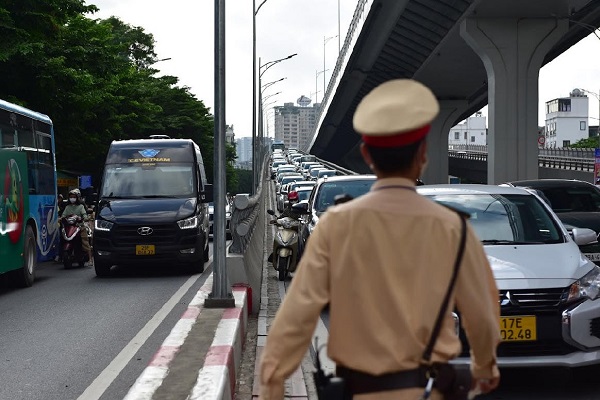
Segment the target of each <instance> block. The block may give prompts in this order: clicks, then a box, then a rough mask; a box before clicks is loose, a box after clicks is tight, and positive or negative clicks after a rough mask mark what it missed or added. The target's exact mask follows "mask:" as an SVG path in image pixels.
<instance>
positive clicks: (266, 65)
mask: <svg viewBox="0 0 600 400" xmlns="http://www.w3.org/2000/svg"><path fill="white" fill-rule="evenodd" d="M265 1H266V0H265ZM297 55H298V53H294V54H290V55H289V56H287V57H283V58H280V59H278V60H273V61H269V62H266V63H264V64H262V63H261V61H260V58H259V59H258V87H259V88H262V84H261V80H262V76H263V75H264V74H265V72H267V70H268V69H269V68H271V67H272V66H274V65H276V64H279V63H280V62H282V61H285V60H289V59H290V58H292V57H295V56H297ZM281 80H283V79H281ZM277 82H279V81H277ZM269 83H271V82H269ZM272 83H275V82H272ZM262 103H263V99H262V89H261V90H259V91H258V104H259V107H260V110H259V115H260V116H261V117H260V119H259V120H258V124H259V127H258V135H259V136H258V140H257V142H260V143H259V145H260V146H261V148H260V151H261V153H262V152H263V151H264V149H263V143H262V139H263V135H262ZM257 157H259V158H261V159H262V157H261V156H260V155H259V154H257ZM256 172H257V175H256V179H258V170H257V171H256Z"/></svg>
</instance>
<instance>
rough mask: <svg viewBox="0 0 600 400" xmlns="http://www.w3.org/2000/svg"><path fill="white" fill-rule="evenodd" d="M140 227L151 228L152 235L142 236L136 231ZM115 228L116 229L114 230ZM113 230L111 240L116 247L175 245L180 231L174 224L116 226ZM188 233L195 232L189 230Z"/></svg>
mask: <svg viewBox="0 0 600 400" xmlns="http://www.w3.org/2000/svg"><path fill="white" fill-rule="evenodd" d="M141 227H150V228H152V234H150V235H147V236H143V235H140V234H138V232H137V230H138V228H141ZM115 228H116V229H115ZM115 228H113V230H114V232H113V236H112V240H113V243H114V245H115V246H116V247H121V246H132V245H136V244H161V245H171V244H175V243H177V239H178V234H179V233H180V232H181V230H180V229H179V228H178V227H177V226H176V225H175V224H164V225H117V226H116V227H115ZM190 231H191V232H190V233H196V232H197V230H195V229H190Z"/></svg>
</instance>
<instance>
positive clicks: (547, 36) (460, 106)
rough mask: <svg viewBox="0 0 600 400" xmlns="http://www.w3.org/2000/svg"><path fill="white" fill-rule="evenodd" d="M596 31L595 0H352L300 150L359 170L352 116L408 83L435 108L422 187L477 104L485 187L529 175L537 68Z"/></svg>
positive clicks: (598, 6) (434, 177)
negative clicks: (426, 90)
mask: <svg viewBox="0 0 600 400" xmlns="http://www.w3.org/2000/svg"><path fill="white" fill-rule="evenodd" d="M598 26H600V1H599V0H503V1H497V0H359V3H358V6H357V9H356V11H355V14H354V19H353V21H352V23H351V25H350V28H349V31H348V35H347V37H346V39H345V42H344V46H343V48H342V51H341V53H340V57H339V58H338V62H337V64H336V67H335V69H334V71H333V75H332V78H331V81H330V83H329V86H328V89H327V92H326V94H325V97H324V99H323V105H322V109H321V114H320V116H319V119H318V124H317V128H316V130H315V132H314V134H313V138H312V141H311V143H310V145H309V146H308V148H306V149H304V150H306V151H308V152H310V153H312V154H315V155H317V156H318V157H320V158H323V159H326V160H329V161H331V162H333V163H336V164H339V165H341V166H343V167H346V168H349V169H352V170H354V171H357V172H368V167H367V166H366V165H365V164H364V162H363V161H362V158H361V157H360V153H359V151H358V145H359V143H360V138H359V136H358V135H356V134H355V133H354V131H353V129H352V115H353V113H354V110H355V109H356V106H357V104H358V102H359V101H360V100H361V99H362V98H363V97H364V96H365V95H366V94H367V93H368V92H369V91H370V90H371V89H373V88H374V87H375V86H377V85H378V84H380V83H382V82H384V81H386V80H389V79H393V78H413V79H417V80H419V81H421V82H423V83H425V84H426V85H428V86H429V87H430V88H431V89H432V90H433V92H434V93H435V94H436V96H437V97H438V99H439V100H440V104H441V112H440V115H439V117H438V118H437V119H436V121H434V123H433V125H432V130H431V132H430V135H429V139H428V143H429V160H430V161H429V167H428V169H427V172H426V176H424V177H423V178H424V180H425V181H427V182H430V183H441V182H446V180H447V176H448V156H447V147H448V146H447V145H448V132H449V130H450V128H451V127H452V126H454V125H456V124H457V123H458V122H460V121H461V120H463V119H465V118H466V117H468V116H469V115H472V114H473V113H474V112H475V111H477V110H479V109H481V108H482V107H483V106H485V105H486V104H488V106H489V120H488V124H489V133H488V144H489V155H488V159H487V160H488V169H487V181H488V183H500V182H503V181H507V180H515V179H531V178H537V177H538V174H539V170H538V160H537V150H538V149H537V126H538V121H537V119H538V103H539V99H538V76H539V69H540V68H541V67H542V66H543V65H545V64H547V63H548V62H550V61H552V60H553V59H554V58H556V57H557V56H558V55H560V54H561V53H563V52H564V51H565V50H566V49H568V48H569V47H571V46H572V45H574V44H575V43H577V42H578V41H579V40H581V39H582V38H584V37H586V36H587V35H589V34H590V32H592V31H593V30H594V29H596V28H597V27H598Z"/></svg>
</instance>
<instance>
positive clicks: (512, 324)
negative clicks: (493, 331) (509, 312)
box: [500, 315, 537, 342]
mask: <svg viewBox="0 0 600 400" xmlns="http://www.w3.org/2000/svg"><path fill="white" fill-rule="evenodd" d="M536 328H537V325H536V319H535V315H522V316H517V315H515V316H511V317H500V337H501V339H502V341H503V342H525V341H534V340H537V329H536Z"/></svg>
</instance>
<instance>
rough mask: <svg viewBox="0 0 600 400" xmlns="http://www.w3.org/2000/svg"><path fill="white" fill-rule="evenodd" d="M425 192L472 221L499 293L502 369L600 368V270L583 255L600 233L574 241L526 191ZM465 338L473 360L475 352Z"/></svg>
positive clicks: (462, 188)
mask: <svg viewBox="0 0 600 400" xmlns="http://www.w3.org/2000/svg"><path fill="white" fill-rule="evenodd" d="M417 190H418V192H419V193H420V194H422V195H424V196H427V197H429V198H431V199H432V200H434V201H436V202H439V203H442V204H445V205H447V206H450V207H453V208H455V209H459V210H462V211H464V212H467V213H468V214H470V216H471V218H470V223H471V225H472V227H473V228H474V230H475V232H476V233H477V235H478V236H479V238H480V240H481V242H482V244H483V245H484V248H485V251H486V254H487V256H488V259H489V261H490V264H491V266H492V269H493V272H494V276H495V278H496V283H497V285H498V289H499V293H498V300H499V302H500V309H501V320H500V329H501V332H500V333H501V337H502V343H501V344H500V345H499V347H498V364H499V366H503V367H533V366H566V367H578V366H584V365H591V364H600V300H599V299H598V297H599V295H600V267H598V266H597V265H595V264H594V263H592V262H591V261H589V260H588V259H587V258H586V257H584V256H583V255H582V254H581V252H580V250H579V248H578V244H579V245H582V244H586V243H591V242H595V241H596V233H595V232H594V231H592V230H590V229H579V228H575V229H573V230H572V232H571V234H569V232H567V230H566V229H565V227H564V226H563V225H562V223H561V222H560V220H559V219H558V217H557V216H556V215H555V214H554V212H553V211H552V210H551V209H550V207H549V206H548V205H547V204H546V203H545V202H544V201H542V199H540V198H539V197H538V196H537V195H536V194H534V193H533V192H531V191H528V190H526V189H520V188H511V187H500V186H492V185H429V186H427V185H426V186H419V187H418V188H417ZM460 335H461V339H462V342H463V354H462V356H464V357H466V356H468V354H469V353H468V351H469V348H468V344H467V342H466V340H465V337H464V333H463V332H462V331H461V332H460ZM457 361H458V362H459V363H460V362H466V361H468V359H467V358H460V359H459V360H457Z"/></svg>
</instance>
